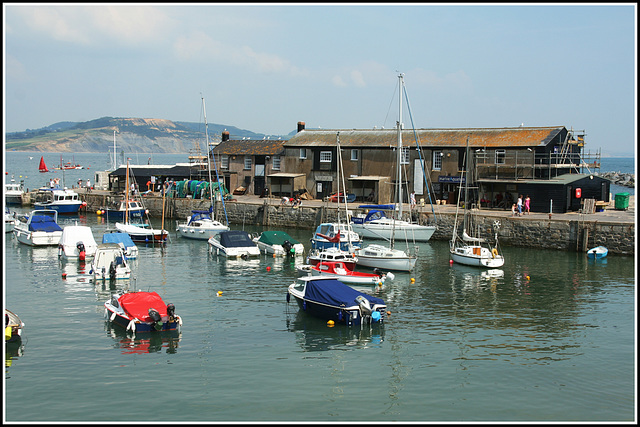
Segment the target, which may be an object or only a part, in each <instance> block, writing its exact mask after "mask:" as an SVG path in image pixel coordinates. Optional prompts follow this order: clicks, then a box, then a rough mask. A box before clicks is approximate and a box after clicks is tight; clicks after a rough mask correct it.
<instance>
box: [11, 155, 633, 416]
mask: <svg viewBox="0 0 640 427" xmlns="http://www.w3.org/2000/svg"><path fill="white" fill-rule="evenodd" d="M41 155H43V154H42V153H25V152H20V153H18V152H8V153H6V157H5V162H6V163H5V171H7V172H9V174H15V176H16V179H17V178H18V174H20V175H22V177H23V178H24V179H25V184H26V185H27V186H28V187H31V188H36V187H37V186H40V185H42V184H43V183H44V182H46V181H48V177H49V175H51V173H48V174H39V173H38V171H37V165H38V163H39V160H40V156H41ZM44 156H45V161H46V162H47V164H48V165H49V163H53V164H55V163H57V162H59V153H44ZM29 157H33V158H32V159H30V158H29ZM102 157H104V160H102ZM102 157H101V155H97V154H82V153H80V154H75V161H76V163H80V164H82V165H83V166H84V167H85V169H80V170H72V171H65V180H69V182H71V183H75V181H77V180H78V179H80V178H82V179H84V180H86V179H87V178H90V179H92V181H93V175H92V173H93V171H94V170H104V169H106V168H107V167H108V165H109V160H108V157H107V156H106V155H105V156H102ZM131 157H132V158H133V160H134V161H135V155H134V156H131ZM148 157H149V155H147V154H144V155H142V154H141V155H140V163H142V164H145V163H147V162H148V161H152V162H154V164H173V163H175V161H178V162H181V161H185V160H184V159H185V158H186V155H184V157H182V158H180V156H177V155H166V154H162V155H155V156H153V159H151V160H148ZM49 158H50V159H51V160H50V161H49ZM176 158H177V160H175V161H174V160H172V159H176ZM69 160H71V159H69ZM611 160H612V165H611V166H610V167H611V168H612V169H611V170H614V171H621V172H625V171H626V172H634V171H635V168H634V163H635V161H634V159H630V160H631V161H630V162H628V163H625V162H624V161H621V160H620V159H611ZM66 161H67V159H66V157H65V162H66ZM164 162H167V163H164ZM602 164H603V167H602V169H601V170H602V171H605V170H606V168H605V164H606V163H605V159H602ZM89 165H90V166H89ZM624 168H627V169H624ZM57 174H59V176H61V177H62V171H57ZM5 179H6V176H5ZM27 182H28V184H27ZM624 191H628V192H630V191H629V190H628V189H626V187H625V189H624ZM612 192H613V191H612ZM15 210H16V211H18V213H23V212H24V213H26V212H27V211H28V208H27V207H24V208H21V207H18V208H15ZM60 222H61V224H62V225H63V226H64V225H70V224H75V223H78V224H82V225H88V226H90V227H91V228H92V230H93V234H94V237H95V238H96V240H97V241H98V242H100V241H101V240H102V235H103V234H104V233H105V232H107V231H108V230H109V229H112V228H113V224H112V223H108V222H106V221H105V219H104V218H103V217H100V216H97V215H96V214H95V213H91V212H88V213H86V214H80V215H77V216H67V217H65V218H62V219H61V221H60ZM152 222H153V225H154V227H160V226H161V223H160V220H159V219H153V220H152ZM164 225H165V228H166V229H167V230H169V231H170V241H169V242H168V243H167V245H166V246H165V247H158V246H146V245H139V250H140V254H139V257H138V259H136V260H132V268H133V275H132V276H133V277H132V278H131V279H130V280H127V281H121V282H118V283H115V284H114V283H109V282H108V281H107V282H105V283H103V282H97V283H95V282H93V281H92V279H91V277H90V276H89V275H88V265H87V264H84V265H83V264H81V263H79V262H77V261H62V260H60V259H58V256H57V249H56V248H55V247H46V248H33V247H29V246H27V245H23V244H21V243H19V242H17V241H16V240H15V238H14V237H13V236H12V234H8V233H5V236H4V242H3V244H4V251H3V258H4V268H3V291H4V295H3V301H4V305H5V307H6V308H8V309H10V310H11V311H13V312H14V313H17V314H18V315H19V316H20V318H21V319H22V321H23V322H24V323H25V328H24V333H23V340H22V342H21V343H20V344H19V345H7V344H5V377H4V383H3V386H4V393H3V399H4V405H3V416H4V421H5V422H9V423H81V422H82V423H135V424H141V423H151V422H154V423H166V422H175V423H294V422H295V423H314V424H315V423H323V424H339V423H340V424H342V423H345V422H349V423H356V422H357V423H367V424H370V423H389V422H415V423H453V422H458V423H487V422H499V423H533V422H540V423H542V422H544V423H551V422H563V423H585V422H594V423H606V422H616V423H629V424H631V423H635V422H636V421H637V395H636V389H637V371H636V336H637V331H636V323H637V309H636V299H637V292H636V273H635V272H636V269H637V266H636V265H635V264H636V260H635V256H622V255H613V254H612V255H609V256H608V257H606V258H604V259H601V260H591V259H588V258H587V257H586V255H585V254H584V253H574V252H565V251H552V250H539V249H530V248H514V247H503V248H502V249H503V251H504V255H505V257H506V263H505V265H504V267H503V268H501V269H493V270H484V269H476V268H472V267H465V266H461V265H457V264H454V265H451V264H450V263H449V252H448V243H447V242H443V241H429V242H426V243H419V244H418V247H419V252H418V253H419V256H418V262H417V264H416V267H415V269H414V270H413V271H412V272H410V273H402V272H398V273H395V278H394V280H392V281H387V282H385V284H384V286H383V287H382V288H375V287H357V288H358V289H360V290H363V291H365V292H368V293H371V294H374V295H376V296H378V297H380V298H382V299H383V300H384V301H385V303H386V304H387V310H388V311H389V315H388V316H387V319H386V320H385V322H384V323H383V324H382V325H374V326H370V325H365V326H362V327H361V326H356V327H348V326H345V325H334V326H331V325H329V324H327V323H326V322H325V321H323V320H321V319H316V318H313V317H310V316H308V315H307V314H306V313H304V312H301V310H300V309H299V308H298V306H297V304H295V302H294V301H293V300H291V302H287V299H286V294H287V287H288V285H289V284H291V283H293V282H294V281H295V280H296V279H297V277H298V273H297V270H296V265H298V264H301V263H303V262H304V259H303V258H302V257H298V258H297V259H289V258H281V257H279V258H273V257H269V256H266V255H262V256H260V257H258V258H255V259H248V260H242V259H226V258H223V257H221V256H218V255H216V254H215V252H213V253H212V252H210V251H209V249H208V244H207V242H206V241H198V240H190V239H186V238H183V237H181V236H179V235H177V233H176V232H175V220H171V221H169V222H167V223H165V224H164ZM232 228H233V229H244V230H246V231H248V232H250V233H260V232H261V231H263V229H262V228H261V227H256V226H248V225H244V224H236V225H233V226H232ZM285 231H287V232H288V233H289V234H290V235H291V236H292V237H293V238H294V239H297V240H299V241H300V242H302V243H303V244H304V245H305V248H306V249H309V248H310V238H311V234H312V230H306V229H287V230H285ZM121 290H144V291H156V292H158V293H159V294H160V296H161V297H162V298H163V300H164V301H165V302H167V303H173V304H174V305H175V307H176V313H177V314H179V315H180V316H181V317H182V318H183V325H182V328H181V330H180V332H178V333H168V334H167V333H153V334H144V333H137V334H133V333H132V332H131V331H126V330H125V329H124V328H120V327H119V326H117V325H116V326H112V325H111V324H110V323H109V322H108V321H107V319H105V314H104V312H105V309H104V302H105V301H107V300H108V299H109V298H110V295H111V294H112V293H114V292H117V291H121Z"/></svg>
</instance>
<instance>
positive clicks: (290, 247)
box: [282, 240, 295, 255]
mask: <svg viewBox="0 0 640 427" xmlns="http://www.w3.org/2000/svg"><path fill="white" fill-rule="evenodd" d="M282 247H283V248H284V251H285V253H286V254H287V255H293V254H294V253H295V250H294V249H293V245H292V244H291V242H290V241H288V240H285V241H284V242H283V243H282Z"/></svg>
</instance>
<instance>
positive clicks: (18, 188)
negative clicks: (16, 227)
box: [4, 176, 24, 205]
mask: <svg viewBox="0 0 640 427" xmlns="http://www.w3.org/2000/svg"><path fill="white" fill-rule="evenodd" d="M23 194H24V183H23V182H20V184H18V183H17V182H16V180H15V179H14V178H13V176H12V177H11V181H10V182H9V183H6V184H5V185H4V201H5V203H6V204H7V205H22V195H23Z"/></svg>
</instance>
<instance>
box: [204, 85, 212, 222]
mask: <svg viewBox="0 0 640 427" xmlns="http://www.w3.org/2000/svg"><path fill="white" fill-rule="evenodd" d="M202 111H203V114H204V134H205V138H206V140H205V144H206V147H205V149H206V150H207V171H208V173H209V200H210V203H211V208H212V209H213V188H211V149H210V148H209V126H208V124H207V108H206V106H205V105H204V97H202ZM211 215H213V212H211ZM212 219H213V218H212Z"/></svg>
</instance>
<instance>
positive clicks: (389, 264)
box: [356, 252, 417, 271]
mask: <svg viewBox="0 0 640 427" xmlns="http://www.w3.org/2000/svg"><path fill="white" fill-rule="evenodd" d="M416 260H417V259H416V258H415V257H410V256H408V255H397V254H392V255H391V256H373V255H367V254H366V253H365V254H363V253H362V252H360V253H358V261H357V262H356V264H357V265H361V266H364V267H369V268H379V269H381V270H395V271H411V270H413V267H415V265H416Z"/></svg>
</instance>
